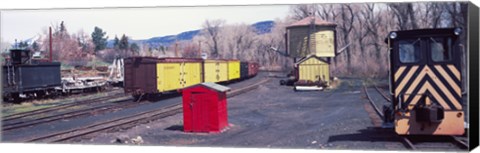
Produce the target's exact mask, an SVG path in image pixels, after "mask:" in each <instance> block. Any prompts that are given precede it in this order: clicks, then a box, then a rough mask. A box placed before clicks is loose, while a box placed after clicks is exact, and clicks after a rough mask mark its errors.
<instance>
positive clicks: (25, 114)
mask: <svg viewBox="0 0 480 153" xmlns="http://www.w3.org/2000/svg"><path fill="white" fill-rule="evenodd" d="M122 96H125V94H123V93H117V94H113V95H109V96H104V97H98V98H93V99H87V100H83V101H79V102H72V103H66V104H61V105H57V106H52V107H46V108H41V109H36V110H32V111H27V112H21V113H16V114H12V115H8V116H4V117H3V118H2V122H6V121H10V120H15V119H20V118H25V117H29V116H34V115H38V114H43V113H48V112H54V111H58V110H61V109H65V108H71V107H77V106H81V105H89V104H95V103H102V102H104V101H105V100H109V99H114V98H120V97H122Z"/></svg>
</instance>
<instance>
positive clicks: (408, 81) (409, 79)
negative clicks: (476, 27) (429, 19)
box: [384, 28, 465, 135]
mask: <svg viewBox="0 0 480 153" xmlns="http://www.w3.org/2000/svg"><path fill="white" fill-rule="evenodd" d="M461 33H462V29H461V28H445V29H418V30H406V31H392V32H390V33H389V35H388V37H387V38H386V40H385V41H386V43H387V44H388V47H389V63H390V74H389V84H390V89H389V90H390V94H391V99H392V104H391V105H390V106H384V114H385V116H384V117H385V118H384V121H385V123H389V125H391V126H393V125H394V127H395V132H396V133H397V134H399V135H462V134H464V130H465V129H464V118H465V114H464V110H463V109H465V108H463V107H462V106H463V105H462V75H461V61H462V58H461V56H462V54H461V53H462V50H461V49H462V48H461V43H460V41H459V40H460V39H459V38H460V34H461Z"/></svg>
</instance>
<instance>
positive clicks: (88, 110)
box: [2, 98, 143, 132]
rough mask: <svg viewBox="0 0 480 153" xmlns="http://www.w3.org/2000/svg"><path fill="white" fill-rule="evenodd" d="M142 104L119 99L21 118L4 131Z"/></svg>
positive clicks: (5, 124) (3, 129)
mask: <svg viewBox="0 0 480 153" xmlns="http://www.w3.org/2000/svg"><path fill="white" fill-rule="evenodd" d="M141 104H143V103H138V102H135V101H133V99H132V98H128V99H122V100H117V101H114V102H111V103H109V104H106V105H100V106H95V107H90V108H86V109H79V110H74V111H70V112H64V113H59V114H53V115H49V116H44V117H39V118H32V119H29V120H20V121H17V122H13V123H12V122H8V123H3V125H2V132H5V131H10V130H15V129H19V128H24V127H29V126H33V125H38V124H44V123H48V122H53V121H58V120H64V119H69V118H74V117H79V116H84V115H90V114H94V113H104V112H107V111H112V110H116V109H122V108H127V107H134V106H137V105H141Z"/></svg>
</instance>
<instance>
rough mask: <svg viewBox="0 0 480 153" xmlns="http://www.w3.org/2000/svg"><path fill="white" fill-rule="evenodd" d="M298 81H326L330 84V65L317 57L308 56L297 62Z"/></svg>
mask: <svg viewBox="0 0 480 153" xmlns="http://www.w3.org/2000/svg"><path fill="white" fill-rule="evenodd" d="M297 66H298V79H299V80H304V81H312V82H316V81H319V80H321V81H324V82H327V84H329V83H330V70H329V64H328V63H327V62H325V61H323V60H321V59H320V58H318V57H317V56H314V55H313V56H308V57H306V58H304V59H302V60H300V61H298V62H297Z"/></svg>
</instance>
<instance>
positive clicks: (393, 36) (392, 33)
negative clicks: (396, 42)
mask: <svg viewBox="0 0 480 153" xmlns="http://www.w3.org/2000/svg"><path fill="white" fill-rule="evenodd" d="M389 37H390V39H395V38H397V33H396V32H391V33H390V36H389Z"/></svg>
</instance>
